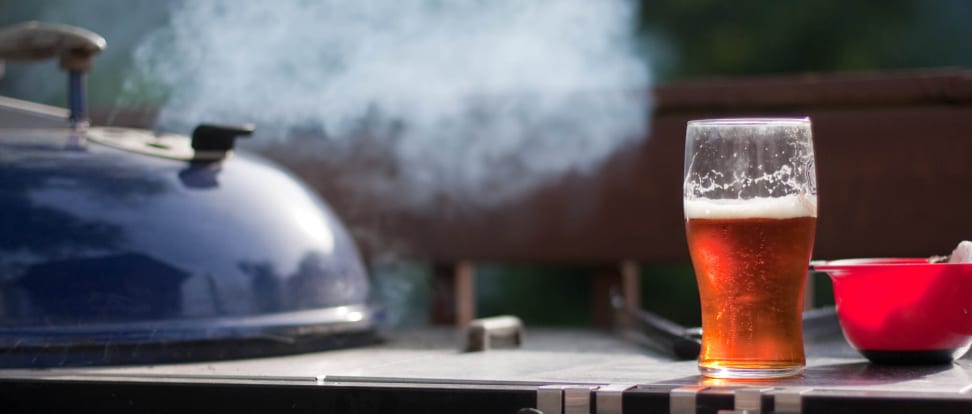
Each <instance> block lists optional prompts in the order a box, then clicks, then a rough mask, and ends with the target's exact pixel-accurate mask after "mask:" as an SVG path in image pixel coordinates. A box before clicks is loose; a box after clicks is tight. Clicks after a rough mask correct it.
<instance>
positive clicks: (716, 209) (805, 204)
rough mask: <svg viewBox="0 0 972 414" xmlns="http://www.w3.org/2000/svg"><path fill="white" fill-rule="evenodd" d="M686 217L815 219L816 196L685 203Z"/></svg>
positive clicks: (707, 200) (708, 199) (700, 199)
mask: <svg viewBox="0 0 972 414" xmlns="http://www.w3.org/2000/svg"><path fill="white" fill-rule="evenodd" d="M683 206H684V208H685V218H698V219H733V218H774V219H785V218H795V217H817V196H816V195H809V194H798V195H791V196H786V197H772V198H771V197H757V198H750V199H710V198H697V199H692V200H685V201H684V203H683Z"/></svg>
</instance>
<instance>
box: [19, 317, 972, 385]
mask: <svg viewBox="0 0 972 414" xmlns="http://www.w3.org/2000/svg"><path fill="white" fill-rule="evenodd" d="M386 337H387V340H386V341H385V342H384V343H382V344H379V345H373V346H368V347H363V348H355V349H344V350H334V351H327V352H319V353H310V354H302V355H291V356H281V357H273V358H259V359H246V360H234V361H219V362H198V363H186V364H168V365H151V366H115V367H85V368H55V369H5V370H0V378H8V379H9V378H21V379H29V380H64V379H70V380H81V381H86V380H91V381H99V380H101V381H103V380H112V381H165V382H169V381H175V382H187V383H192V382H216V383H219V382H247V383H253V382H256V383H287V384H306V385H319V384H327V383H332V382H341V383H348V382H373V383H429V384H448V383H460V384H462V383H469V384H492V385H497V386H501V385H503V384H525V383H527V384H528V383H537V384H597V385H607V384H631V385H634V384H666V385H710V386H734V385H747V384H753V383H751V382H734V381H725V380H710V379H704V378H702V377H700V376H699V374H698V371H697V369H696V363H695V361H672V360H670V359H668V358H667V357H665V356H664V355H662V354H658V353H655V352H653V351H650V350H647V349H645V348H642V347H639V346H637V345H635V344H632V343H629V342H626V341H623V340H621V339H619V337H618V336H615V335H612V334H609V333H601V332H593V331H583V330H545V329H535V330H530V331H528V332H527V336H526V340H525V343H524V345H523V347H521V348H518V349H498V350H490V351H486V352H478V353H461V352H459V351H458V349H459V337H458V335H457V334H456V333H455V332H454V331H452V330H449V329H422V330H416V331H408V332H392V333H389V334H387V335H386ZM807 354H808V364H807V369H806V371H805V373H804V374H803V375H801V376H798V377H793V378H787V379H780V380H772V381H761V382H759V383H757V385H759V386H761V387H812V388H814V389H815V390H834V391H848V392H852V391H870V392H879V393H897V392H911V393H914V392H918V393H932V394H942V395H946V394H947V395H950V396H965V395H968V396H969V397H970V398H972V394H970V393H972V361H970V360H969V359H967V358H962V359H960V360H958V361H956V362H954V363H952V364H946V365H933V366H910V367H898V366H879V365H873V364H870V363H869V362H868V361H867V360H866V359H864V358H863V357H862V356H860V355H859V354H857V353H856V352H855V351H854V350H853V349H851V348H850V347H849V346H848V345H847V344H846V342H844V340H843V338H840V337H834V338H828V339H826V340H822V341H816V342H811V343H808V344H807Z"/></svg>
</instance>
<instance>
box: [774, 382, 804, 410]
mask: <svg viewBox="0 0 972 414" xmlns="http://www.w3.org/2000/svg"><path fill="white" fill-rule="evenodd" d="M810 391H813V388H805V387H793V388H782V389H778V390H777V391H776V392H774V393H773V405H774V408H773V412H775V413H779V414H800V413H802V412H803V395H804V394H806V393H808V392H810Z"/></svg>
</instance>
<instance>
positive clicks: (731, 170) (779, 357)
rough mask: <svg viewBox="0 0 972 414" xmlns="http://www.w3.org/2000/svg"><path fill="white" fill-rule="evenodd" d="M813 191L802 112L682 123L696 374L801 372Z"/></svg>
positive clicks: (813, 218)
mask: <svg viewBox="0 0 972 414" xmlns="http://www.w3.org/2000/svg"><path fill="white" fill-rule="evenodd" d="M816 194H817V190H816V171H815V169H814V159H813V141H812V138H811V132H810V119H809V118H802V119H788V118H778V119H777V118H753V119H711V120H698V121H689V123H688V127H687V129H686V137H685V181H684V187H683V207H684V213H685V230H686V236H687V238H688V245H689V252H690V254H691V256H692V266H693V267H694V268H695V275H696V279H697V281H698V286H699V296H700V297H701V302H702V351H701V352H700V354H699V371H701V373H702V374H703V375H705V376H708V377H714V378H774V377H785V376H790V375H796V374H799V373H800V372H802V371H803V368H804V365H805V364H806V362H805V361H806V359H805V357H804V353H803V328H802V322H801V316H802V310H803V291H804V289H805V286H806V275H807V266H808V264H809V261H810V254H811V250H812V248H813V237H814V231H815V228H816V222H817V195H816Z"/></svg>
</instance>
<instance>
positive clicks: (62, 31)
mask: <svg viewBox="0 0 972 414" xmlns="http://www.w3.org/2000/svg"><path fill="white" fill-rule="evenodd" d="M106 44H107V42H105V38H103V37H101V36H100V35H98V34H97V33H94V32H92V31H90V30H86V29H82V28H80V27H75V26H68V25H63V24H53V23H40V22H26V23H20V24H17V25H14V26H10V27H8V28H6V29H3V30H0V60H25V61H32V60H44V59H50V58H55V57H56V58H58V60H59V62H60V65H61V68H63V69H65V70H67V71H68V107H69V108H70V109H71V115H70V118H69V119H70V121H71V126H72V128H74V129H76V130H84V129H86V127H87V124H88V121H87V118H88V116H87V111H86V110H85V105H84V101H85V99H84V77H83V76H82V75H83V73H84V72H86V71H87V70H89V69H91V62H92V60H93V58H94V56H95V55H97V54H98V53H101V51H102V50H104V49H105V45H106Z"/></svg>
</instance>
